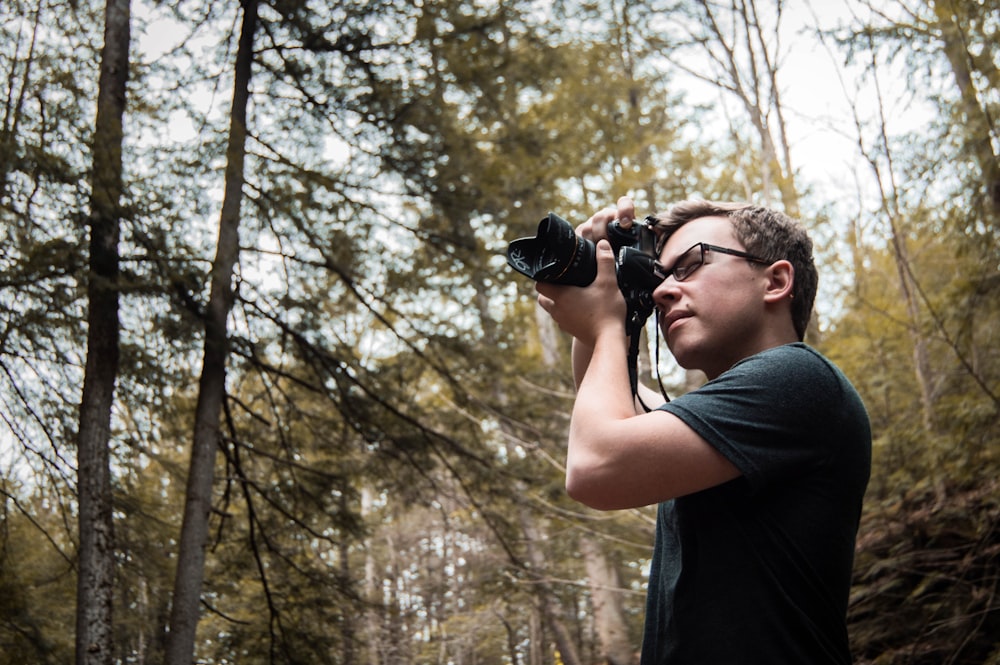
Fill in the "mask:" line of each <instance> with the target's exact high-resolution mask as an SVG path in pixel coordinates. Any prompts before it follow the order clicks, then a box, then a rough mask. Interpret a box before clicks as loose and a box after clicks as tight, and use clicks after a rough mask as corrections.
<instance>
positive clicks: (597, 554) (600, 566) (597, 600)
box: [579, 535, 637, 665]
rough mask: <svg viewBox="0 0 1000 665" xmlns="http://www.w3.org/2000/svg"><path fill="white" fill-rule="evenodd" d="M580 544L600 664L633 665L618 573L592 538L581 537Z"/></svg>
mask: <svg viewBox="0 0 1000 665" xmlns="http://www.w3.org/2000/svg"><path fill="white" fill-rule="evenodd" d="M579 543H580V553H581V554H583V561H584V565H585V566H586V569H587V581H588V582H589V583H590V595H591V602H592V603H593V606H594V626H595V628H596V630H597V640H598V643H599V644H600V649H601V650H600V656H601V660H602V662H606V663H608V665H632V664H633V663H635V662H636V660H637V658H636V652H635V649H634V648H633V647H632V642H631V640H630V639H629V634H628V625H627V624H626V623H625V610H624V607H623V604H622V593H621V586H622V584H621V578H620V576H619V575H618V569H617V568H615V566H614V564H613V563H612V562H611V561H609V560H608V557H607V555H605V553H604V551H603V550H602V549H601V548H600V547H599V546H598V544H597V542H595V540H594V539H593V538H591V537H590V536H586V535H584V536H581V537H580V538H579Z"/></svg>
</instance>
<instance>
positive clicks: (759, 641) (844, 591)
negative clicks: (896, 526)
mask: <svg viewBox="0 0 1000 665" xmlns="http://www.w3.org/2000/svg"><path fill="white" fill-rule="evenodd" d="M661 408H662V409H664V410H666V411H669V412H670V413H673V414H675V415H676V416H678V417H679V418H681V419H682V420H683V421H684V422H685V423H686V424H687V425H688V426H689V427H691V428H692V429H694V430H695V431H696V432H697V433H698V434H699V435H701V436H702V437H703V438H704V439H705V440H707V441H708V442H709V443H710V444H711V445H712V446H713V447H715V448H716V449H717V450H719V452H721V453H722V454H723V455H725V456H726V458H727V459H729V460H730V461H731V462H732V463H733V464H734V465H735V466H736V467H737V468H738V469H739V470H740V472H741V473H742V476H741V477H740V478H737V479H736V480H733V481H730V482H728V483H724V484H722V485H719V486H717V487H713V488H710V489H708V490H704V491H702V492H697V493H695V494H691V495H689V496H685V497H681V498H679V499H676V500H674V501H668V502H665V503H662V504H660V506H659V511H658V515H657V529H656V545H655V548H654V551H653V561H652V565H651V569H650V579H649V590H648V596H647V607H646V625H645V633H644V636H643V650H642V665H666V664H669V665H680V664H683V665H696V664H699V665H735V664H737V663H738V664H740V665H749V664H752V663H760V664H761V665H765V664H766V665H775V664H791V663H809V664H816V663H838V664H843V663H850V662H851V655H850V651H849V648H848V641H847V628H846V613H847V597H848V592H849V590H850V581H851V567H852V565H853V557H854V545H855V537H856V535H857V529H858V521H859V519H860V514H861V501H862V497H863V495H864V492H865V488H866V486H867V483H868V477H869V473H870V470H871V429H870V425H869V421H868V414H867V412H866V411H865V408H864V405H863V404H862V402H861V399H860V397H859V396H858V394H857V392H856V391H855V390H854V388H853V387H852V386H851V384H850V382H849V381H848V380H847V379H846V378H845V377H844V375H843V374H842V373H841V372H840V370H838V369H837V368H836V366H834V365H833V364H832V363H831V362H830V361H829V360H827V359H826V358H824V357H823V356H822V355H820V354H819V353H818V352H817V351H815V350H814V349H811V348H810V347H808V346H806V345H805V344H788V345H785V346H781V347H777V348H773V349H769V350H767V351H764V352H762V353H759V354H757V355H755V356H752V357H750V358H747V359H745V360H743V361H741V362H740V363H737V364H736V365H735V366H733V367H732V368H731V369H730V370H729V371H727V372H725V373H724V374H722V375H721V376H719V377H718V378H717V379H715V380H714V381H711V382H709V383H707V384H705V385H704V386H703V387H701V388H699V389H698V390H695V391H693V392H691V393H688V394H686V395H683V396H681V397H678V398H677V399H675V400H674V401H672V402H670V403H668V404H665V405H664V406H663V407H661Z"/></svg>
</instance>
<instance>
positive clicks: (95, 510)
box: [76, 0, 130, 665]
mask: <svg viewBox="0 0 1000 665" xmlns="http://www.w3.org/2000/svg"><path fill="white" fill-rule="evenodd" d="M129 16H130V5H129V0H108V3H107V5H106V11H105V30H104V50H103V52H102V54H101V77H100V83H99V86H98V97H97V123H96V128H95V131H94V139H93V154H94V166H93V170H92V172H91V214H90V220H89V226H90V275H89V279H88V282H87V296H88V301H89V304H88V316H87V324H88V333H87V367H86V373H85V374H84V379H83V397H82V400H81V402H80V429H79V437H78V439H77V463H78V466H77V493H78V502H79V538H80V550H79V557H80V559H79V566H80V568H79V573H78V584H77V617H76V662H77V665H84V664H88V663H94V664H95V665H96V664H97V663H107V662H110V660H111V655H112V642H113V634H112V611H111V606H112V594H113V590H114V572H115V566H114V563H115V549H114V548H115V542H114V530H113V521H112V503H111V468H110V454H109V449H108V447H109V442H110V439H111V414H112V405H113V402H114V387H115V381H116V379H117V377H118V358H119V352H118V335H119V324H118V289H119V288H120V286H119V269H118V237H119V221H118V220H119V217H120V214H121V213H120V202H121V198H122V140H123V131H122V118H123V116H124V113H125V86H126V81H127V79H128V63H129V58H128V51H129V41H130V40H129Z"/></svg>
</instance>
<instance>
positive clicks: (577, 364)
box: [571, 337, 594, 390]
mask: <svg viewBox="0 0 1000 665" xmlns="http://www.w3.org/2000/svg"><path fill="white" fill-rule="evenodd" d="M593 355H594V349H593V347H591V346H590V345H588V344H584V343H583V342H581V341H580V340H578V339H576V338H575V337H574V338H573V346H572V351H571V357H572V359H573V382H574V383H575V384H576V389H577V390H579V389H580V383H582V382H583V377H584V375H585V374H586V373H587V368H588V367H589V366H590V359H591V358H592V357H593Z"/></svg>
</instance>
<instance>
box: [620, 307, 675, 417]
mask: <svg viewBox="0 0 1000 665" xmlns="http://www.w3.org/2000/svg"><path fill="white" fill-rule="evenodd" d="M648 318H649V314H646V313H645V312H629V315H628V317H627V318H626V321H625V330H626V333H627V334H628V340H629V341H628V380H629V386H630V387H631V388H632V397H633V398H634V399H635V400H637V401H638V402H639V404H640V405H641V406H642V408H643V409H645V410H646V413H649V412H650V411H652V410H653V409H651V408H649V406H648V405H647V404H646V402H644V401H643V399H642V397H641V396H640V395H639V344H641V340H642V329H643V326H644V325H645V323H646V320H647V319H648ZM656 318H657V325H656V326H655V329H656V332H655V333H654V334H655V335H656V359H655V361H654V362H655V367H656V382H657V383H658V384H659V386H660V394H661V395H663V400H664V402H669V401H670V397H669V396H668V395H667V390H666V388H664V387H663V380H662V378H661V377H660V326H659V314H658V313H657V316H656Z"/></svg>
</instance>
